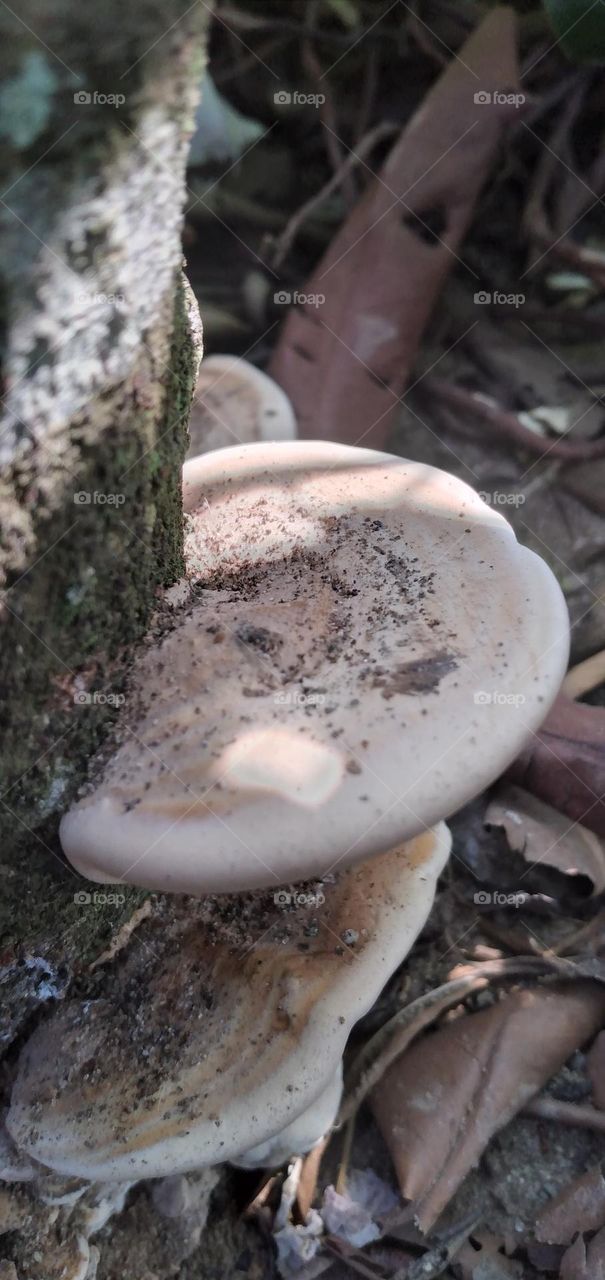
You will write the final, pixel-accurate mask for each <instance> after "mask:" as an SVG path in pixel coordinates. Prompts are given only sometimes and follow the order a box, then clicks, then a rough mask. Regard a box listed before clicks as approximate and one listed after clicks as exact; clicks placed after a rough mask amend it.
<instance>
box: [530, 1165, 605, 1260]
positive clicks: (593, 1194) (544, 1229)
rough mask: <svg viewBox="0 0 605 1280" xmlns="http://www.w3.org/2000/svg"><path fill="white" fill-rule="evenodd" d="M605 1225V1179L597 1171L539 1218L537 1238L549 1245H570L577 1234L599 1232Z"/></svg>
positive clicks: (572, 1186)
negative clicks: (578, 1232)
mask: <svg viewBox="0 0 605 1280" xmlns="http://www.w3.org/2000/svg"><path fill="white" fill-rule="evenodd" d="M604 1224H605V1179H604V1178H603V1174H602V1173H601V1170H600V1169H599V1168H598V1167H597V1168H594V1169H589V1171H588V1173H583V1174H582V1175H581V1177H579V1178H574V1181H573V1182H570V1183H569V1185H568V1186H566V1187H564V1188H563V1190H562V1191H560V1192H559V1194H558V1195H557V1196H554V1197H553V1199H552V1200H549V1202H548V1204H547V1205H546V1206H545V1207H544V1209H543V1210H542V1212H541V1213H540V1214H539V1215H538V1218H537V1221H536V1236H537V1237H538V1240H542V1241H544V1243H545V1244H570V1243H571V1241H572V1240H573V1238H574V1236H575V1234H576V1232H577V1231H580V1232H584V1231H597V1230H598V1229H599V1228H600V1227H602V1226H603V1225H604Z"/></svg>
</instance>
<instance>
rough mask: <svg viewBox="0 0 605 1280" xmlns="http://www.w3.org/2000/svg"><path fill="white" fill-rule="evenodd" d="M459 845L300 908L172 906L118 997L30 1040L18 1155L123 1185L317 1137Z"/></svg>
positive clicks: (427, 841)
mask: <svg viewBox="0 0 605 1280" xmlns="http://www.w3.org/2000/svg"><path fill="white" fill-rule="evenodd" d="M449 849H450V833H449V831H448V829H447V827H446V826H445V824H444V823H440V824H439V825H438V826H437V827H436V828H435V829H434V830H430V831H427V832H425V833H424V834H423V835H421V836H418V837H416V839H414V840H412V841H410V842H408V843H407V844H405V845H403V846H401V847H400V848H398V849H394V850H391V851H390V852H389V853H385V854H382V855H381V856H380V857H377V858H375V859H373V860H372V861H370V862H365V863H363V864H361V865H360V866H358V867H350V868H348V869H347V870H345V871H342V872H341V873H339V874H337V875H334V876H331V877H329V878H328V879H327V880H325V881H324V882H322V884H321V886H317V887H316V888H315V889H313V888H312V887H311V886H307V889H306V891H305V892H304V893H302V894H301V893H300V892H299V893H298V894H297V895H295V899H294V900H293V901H292V902H291V903H288V902H286V903H283V902H282V901H281V900H280V899H282V898H283V897H284V894H283V893H282V894H279V893H277V894H267V893H256V894H252V895H249V896H248V897H246V896H245V895H244V896H240V895H238V896H235V897H233V898H221V897H217V898H206V899H204V900H198V901H192V900H191V899H185V900H183V902H182V903H179V902H178V900H177V899H170V900H169V903H170V904H171V905H170V907H169V908H168V907H167V908H166V910H167V911H170V912H172V913H174V915H173V917H169V919H168V922H167V923H165V922H164V921H162V920H160V921H159V927H158V928H157V930H156V932H155V933H153V934H152V935H151V939H148V940H151V941H152V946H147V947H145V948H143V947H136V948H134V949H133V951H132V952H131V953H130V954H129V955H127V956H126V958H125V960H124V963H123V965H122V966H118V968H117V970H116V973H115V982H116V995H115V998H113V999H112V998H106V999H103V1000H97V1001H95V1000H88V1001H84V1002H81V1001H75V1000H74V1001H68V1002H66V1003H65V1004H63V1005H61V1006H60V1007H58V1008H57V1009H56V1010H55V1011H54V1012H53V1013H52V1014H51V1016H50V1017H49V1018H48V1020H47V1021H46V1022H44V1023H41V1024H40V1025H39V1027H37V1029H36V1030H35V1031H34V1033H33V1035H32V1037H31V1039H30V1040H29V1041H28V1042H27V1043H26V1045H25V1047H24V1049H23V1050H22V1053H21V1057H20V1060H19V1063H18V1069H17V1075H16V1080H15V1084H14V1086H13V1091H12V1097H11V1105H10V1109H9V1112H8V1116H7V1120H6V1125H7V1129H8V1132H9V1133H10V1135H11V1137H12V1138H13V1140H14V1141H15V1142H16V1143H17V1144H18V1147H19V1150H20V1151H21V1152H23V1153H25V1154H26V1155H28V1156H30V1157H33V1158H35V1160H37V1161H39V1162H40V1163H41V1164H43V1165H46V1166H47V1167H48V1168H50V1169H53V1170H55V1171H57V1172H60V1173H64V1174H70V1175H72V1176H75V1177H79V1178H86V1179H90V1180H91V1181H94V1182H104V1181H108V1182H111V1181H119V1182H123V1181H129V1180H131V1179H136V1178H142V1177H160V1176H164V1175H167V1174H172V1173H181V1172H183V1173H184V1172H187V1171H188V1170H190V1169H196V1168H201V1167H203V1166H204V1165H211V1164H217V1163H220V1162H221V1161H224V1160H230V1159H234V1160H237V1159H238V1157H242V1158H243V1162H244V1163H251V1162H252V1161H253V1160H254V1158H255V1157H256V1158H257V1159H258V1160H259V1161H263V1160H265V1159H271V1158H274V1156H276V1155H278V1154H279V1152H280V1151H282V1150H283V1149H284V1147H286V1148H287V1147H289V1146H291V1145H292V1144H293V1143H295V1142H300V1143H302V1144H304V1145H306V1146H311V1145H313V1143H314V1142H315V1141H316V1140H317V1138H318V1137H319V1136H320V1134H319V1132H318V1127H317V1126H321V1127H323V1125H325V1124H326V1123H329V1121H330V1118H331V1115H333V1110H334V1107H335V1098H336V1095H335V1089H337V1088H338V1084H339V1078H338V1074H337V1073H338V1069H339V1064H340V1062H341V1058H342V1053H343V1049H344V1046H345V1043H346V1040H347V1037H348V1035H349V1032H350V1030H351V1027H352V1026H353V1025H354V1023H355V1022H357V1021H358V1019H359V1018H361V1017H362V1016H363V1015H364V1014H365V1013H366V1012H367V1011H368V1010H369V1009H370V1008H371V1007H372V1005H373V1003H374V1002H375V1000H376V999H377V997H378V995H379V994H380V991H381V990H382V988H383V986H384V984H385V983H386V982H387V980H388V978H389V977H390V976H391V974H392V973H393V972H394V970H395V969H396V968H397V967H398V965H399V964H400V963H401V962H402V960H403V959H404V958H405V956H406V955H407V953H408V951H409V950H410V948H411V946H412V944H413V942H414V940H415V938H416V936H417V935H418V933H419V931H420V929H421V928H422V926H423V924H424V922H425V920H426V918H427V916H428V914H429V911H430V908H431V905H432V901H433V896H434V893H435V887H436V883H437V878H438V876H439V874H440V872H441V870H442V868H443V866H444V864H445V862H446V860H447V856H448V853H449ZM285 896H286V898H287V897H288V896H289V895H285ZM179 912H180V915H179ZM170 919H174V920H176V924H173V925H172V926H171V924H170ZM152 923H153V922H149V924H148V926H147V927H148V928H151V925H152ZM108 995H109V997H111V989H109V993H108ZM326 1108H327V1109H326ZM330 1113H331V1114H330ZM297 1121H299V1123H296V1122H297ZM289 1127H290V1132H289V1133H288V1132H286V1133H284V1132H283V1131H284V1130H286V1131H287V1130H288V1128H289ZM270 1140H272V1141H270ZM261 1144H262V1145H261ZM264 1144H268V1145H266V1146H265V1145H264ZM255 1149H256V1150H255Z"/></svg>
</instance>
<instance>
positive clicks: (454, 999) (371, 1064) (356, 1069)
mask: <svg viewBox="0 0 605 1280" xmlns="http://www.w3.org/2000/svg"><path fill="white" fill-rule="evenodd" d="M570 964H571V962H570V961H569V960H566V961H563V960H559V959H558V957H556V956H554V955H553V956H549V957H548V958H542V957H539V956H535V957H534V956H521V957H519V959H516V958H511V959H505V960H487V961H485V962H484V963H482V964H477V965H473V968H472V970H471V972H470V973H468V974H467V973H465V974H464V975H463V976H461V977H458V978H453V979H451V980H450V981H449V982H444V983H443V985H442V986H440V987H435V988H434V989H433V990H431V991H428V992H426V993H425V994H424V995H423V996H419V998H418V999H417V1000H413V1001H412V1003H411V1004H408V1005H406V1006H405V1008H404V1009H400V1010H399V1012H398V1013H396V1014H395V1015H394V1016H393V1017H392V1018H389V1020H388V1022H385V1024H384V1026H382V1027H381V1028H380V1030H379V1031H377V1032H376V1034H375V1035H373V1036H372V1037H371V1039H370V1040H368V1041H367V1043H366V1044H365V1045H364V1046H363V1048H362V1049H361V1050H360V1052H359V1053H358V1055H357V1057H356V1058H355V1059H354V1061H353V1064H352V1067H351V1069H350V1071H349V1072H348V1073H347V1081H346V1086H347V1092H346V1095H345V1098H344V1100H343V1103H342V1106H341V1109H340V1113H339V1116H338V1120H337V1125H339V1126H340V1125H343V1124H345V1123H346V1121H347V1120H349V1118H350V1117H351V1116H352V1115H354V1114H355V1112H356V1111H357V1110H358V1108H359V1107H360V1106H361V1103H362V1102H363V1101H364V1099H365V1098H366V1097H367V1096H368V1094H369V1093H370V1092H371V1090H372V1089H373V1088H374V1086H375V1085H376V1084H377V1083H378V1081H379V1080H380V1079H381V1077H382V1076H383V1075H384V1072H385V1071H386V1070H387V1068H388V1067H390V1065H391V1063H392V1062H394V1061H395V1059H396V1058H398V1057H399V1056H400V1055H401V1054H402V1053H403V1052H404V1050H405V1049H407V1048H408V1046H409V1045H410V1044H411V1043H412V1041H413V1040H415V1039H416V1037H417V1036H418V1035H419V1034H420V1032H421V1031H424V1029H425V1028H426V1027H428V1026H430V1025H431V1023H432V1022H435V1021H436V1019H437V1018H438V1017H440V1016H441V1014H442V1013H445V1012H446V1010H448V1009H451V1008H453V1007H454V1005H457V1004H460V1003H461V1002H462V1001H463V1000H466V999H467V998H468V997H469V996H470V995H474V994H475V992H477V991H482V990H484V989H485V987H487V986H488V985H489V983H490V982H498V981H503V980H504V979H505V978H511V977H520V976H526V977H543V976H545V975H546V974H553V973H559V974H561V976H564V977H569V971H570Z"/></svg>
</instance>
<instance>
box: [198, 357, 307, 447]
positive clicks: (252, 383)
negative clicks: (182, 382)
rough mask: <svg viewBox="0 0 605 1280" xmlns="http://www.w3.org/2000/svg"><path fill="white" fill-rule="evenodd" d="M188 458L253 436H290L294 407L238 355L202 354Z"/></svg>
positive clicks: (293, 427)
mask: <svg viewBox="0 0 605 1280" xmlns="http://www.w3.org/2000/svg"><path fill="white" fill-rule="evenodd" d="M189 435H190V439H191V445H190V448H189V451H188V456H189V457H192V456H195V455H197V454H199V453H206V452H208V450H210V449H222V448H223V447H227V446H230V445H234V444H248V443H249V442H251V441H254V440H294V439H295V438H296V418H295V416H294V409H293V408H292V405H291V404H290V401H289V399H288V397H287V395H286V393H285V391H283V390H282V388H281V387H280V386H279V384H278V383H277V382H274V380H273V378H270V377H269V375H268V374H267V373H263V371H262V369H257V368H256V366H255V365H253V364H250V362H249V361H248V360H243V359H242V358H241V357H239V356H231V355H226V356H223V355H216V356H204V359H203V360H202V363H201V365H200V371H199V374H198V380H197V385H196V388H195V394H194V397H193V404H192V406H191V415H190V418H189Z"/></svg>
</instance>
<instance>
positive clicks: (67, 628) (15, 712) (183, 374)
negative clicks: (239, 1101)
mask: <svg viewBox="0 0 605 1280" xmlns="http://www.w3.org/2000/svg"><path fill="white" fill-rule="evenodd" d="M191 315H192V312H191V306H190V300H189V297H188V295H187V286H185V285H184V283H183V282H182V280H181V281H179V282H178V285H177V288H176V296H175V305H174V323H173V328H172V346H171V353H170V357H169V359H168V360H163V361H162V360H160V361H159V362H158V361H155V362H154V361H153V360H151V359H150V356H149V352H148V349H147V348H146V352H145V354H144V357H143V363H142V364H141V368H140V369H139V370H138V371H137V372H135V376H134V377H133V379H132V380H131V382H130V384H129V387H128V388H124V389H122V390H121V391H120V392H118V394H117V395H116V396H115V397H114V399H113V401H112V410H113V412H112V415H111V418H112V425H110V426H109V427H108V428H106V430H105V431H104V432H103V433H102V435H101V436H100V437H99V439H98V441H97V442H96V444H95V446H94V447H93V446H90V445H87V446H86V447H84V448H83V449H82V450H81V453H80V459H81V464H80V467H79V470H78V473H77V475H73V476H70V477H68V478H67V479H66V481H65V494H64V501H63V504H62V506H61V509H60V510H59V511H58V512H57V513H56V514H55V515H54V516H53V517H52V518H51V519H50V520H46V521H44V522H41V524H40V526H39V527H38V528H37V529H36V540H37V545H38V546H39V547H40V548H43V551H42V554H41V555H40V558H39V560H38V562H37V563H35V564H33V565H32V566H31V567H30V569H29V570H28V571H27V572H26V574H25V575H24V576H23V577H22V579H21V580H19V579H18V578H17V579H16V580H15V581H14V582H13V583H12V584H10V583H9V590H8V593H7V596H6V605H7V613H6V617H5V621H4V626H3V630H2V634H1V649H0V682H1V683H2V686H3V687H4V688H5V689H7V690H10V693H9V696H8V697H7V699H6V701H5V706H4V712H3V720H4V723H3V726H2V727H3V733H2V746H1V748H0V773H1V776H2V780H3V785H2V797H3V799H2V802H1V804H0V810H1V812H0V823H1V832H2V846H1V847H2V862H3V864H4V892H3V895H2V899H1V905H0V938H2V941H3V947H4V948H5V957H6V959H7V961H8V963H9V968H11V966H13V959H14V956H13V948H14V947H17V948H19V949H20V951H21V953H22V954H23V955H24V956H25V955H32V954H33V953H34V952H35V951H36V948H37V947H40V948H41V950H42V952H43V954H44V955H45V956H47V957H50V961H51V965H54V964H55V963H56V964H57V965H58V966H59V967H60V966H61V965H65V964H67V967H68V968H72V961H73V964H75V965H76V967H77V966H78V965H85V964H86V963H87V960H88V959H89V958H90V956H91V954H92V953H95V954H98V952H99V950H100V949H102V947H103V945H104V941H105V940H106V939H108V938H109V936H110V934H111V933H112V932H113V931H114V930H115V929H116V928H117V927H119V924H120V922H121V920H122V919H124V918H127V917H128V916H129V915H130V914H131V913H132V910H133V909H134V907H135V906H136V905H137V902H138V901H140V899H141V897H142V895H140V894H138V893H137V892H136V891H135V890H131V889H130V888H125V889H124V893H123V895H122V896H123V901H122V902H120V903H118V904H116V903H115V902H109V903H107V902H103V901H102V900H100V899H98V900H97V901H96V902H95V900H94V896H93V898H92V899H91V901H90V902H87V903H83V902H77V901H75V900H74V894H76V893H77V892H78V891H79V890H80V891H86V890H89V889H91V886H90V885H86V884H84V882H82V881H80V880H79V879H78V878H77V877H76V876H75V875H74V873H73V872H72V871H71V870H70V869H69V868H66V867H65V865H64V863H63V861H62V859H61V855H60V848H59V843H58V838H57V827H58V820H59V817H60V814H61V812H63V810H64V809H65V807H66V805H67V804H68V803H69V801H70V799H71V798H72V796H73V795H74V794H75V792H76V790H77V789H78V787H79V786H80V785H81V784H82V782H83V780H84V779H85V777H86V772H87V765H88V762H89V760H90V757H91V756H92V755H93V754H94V752H95V750H96V749H97V748H98V746H99V745H100V743H101V742H102V740H103V738H104V737H105V736H106V734H107V731H108V729H109V727H110V725H111V722H112V721H113V719H114V718H115V716H116V713H117V710H118V707H119V703H120V699H121V697H122V696H123V688H124V680H125V675H126V671H127V668H128V662H129V653H130V649H131V646H132V644H133V642H134V641H136V640H137V639H138V638H139V637H140V636H141V634H142V633H143V632H144V630H145V627H146V624H147V622H148V619H149V615H150V612H151V610H152V607H153V605H154V601H155V597H156V592H157V589H158V587H159V586H161V585H163V584H166V583H170V582H173V581H175V580H176V579H177V578H178V577H179V576H180V575H181V573H182V570H183V560H182V540H183V533H182V514H181V497H180V491H181V486H180V470H181V466H182V462H183V458H184V455H185V452H186V447H187V439H188V436H187V421H188V415H189V407H190V402H191V396H192V393H193V388H194V385H195V378H196V373H197V364H198V359H199V348H198V345H197V341H196V335H195V334H194V333H193V332H192V327H191ZM157 367H159V369H160V377H159V379H158V382H157V383H156V384H155V385H154V384H153V381H152V379H153V370H154V368H157ZM78 494H85V495H87V497H86V500H76V495H78ZM100 495H102V496H100ZM108 495H112V498H111V500H110V499H109V498H108ZM108 891H109V890H108ZM93 918H94V925H93ZM70 957H71V958H72V959H70ZM76 957H77V959H76ZM11 972H12V979H11V986H12V987H13V988H15V990H18V986H19V984H18V981H17V986H16V987H15V981H16V979H18V977H19V975H18V973H16V971H15V970H14V967H12V969H11ZM30 976H31V978H32V983H30V984H29V986H30V987H32V991H33V994H34V995H35V988H36V986H39V985H40V983H39V974H38V973H37V972H35V971H34V972H33V973H31V974H30ZM42 976H43V977H44V974H43V975H42ZM48 981H49V982H51V985H52V981H54V979H49V980H48ZM32 984H33V985H32ZM43 987H44V984H43ZM28 992H29V987H28ZM29 994H32V993H31V992H29ZM27 1007H28V999H25V1001H24V1003H23V1008H22V1010H21V1012H22V1013H25V1012H26V1011H27ZM9 1012H10V1011H9Z"/></svg>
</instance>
